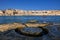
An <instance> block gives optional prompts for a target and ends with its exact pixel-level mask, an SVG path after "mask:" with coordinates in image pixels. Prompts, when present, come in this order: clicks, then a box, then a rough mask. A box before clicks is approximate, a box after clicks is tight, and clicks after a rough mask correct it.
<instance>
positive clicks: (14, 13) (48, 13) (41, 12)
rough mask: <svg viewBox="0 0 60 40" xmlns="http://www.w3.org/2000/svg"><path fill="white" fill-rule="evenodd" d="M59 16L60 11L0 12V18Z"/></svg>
mask: <svg viewBox="0 0 60 40" xmlns="http://www.w3.org/2000/svg"><path fill="white" fill-rule="evenodd" d="M23 15H38V16H42V15H60V10H15V9H14V10H13V9H8V10H0V16H23Z"/></svg>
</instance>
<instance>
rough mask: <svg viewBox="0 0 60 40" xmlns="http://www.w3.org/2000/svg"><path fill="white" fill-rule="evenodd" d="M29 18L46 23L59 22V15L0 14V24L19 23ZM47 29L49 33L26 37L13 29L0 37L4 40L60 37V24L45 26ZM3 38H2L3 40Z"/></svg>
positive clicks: (47, 39)
mask: <svg viewBox="0 0 60 40" xmlns="http://www.w3.org/2000/svg"><path fill="white" fill-rule="evenodd" d="M29 20H37V21H39V22H40V23H43V22H46V23H48V22H49V23H60V16H0V24H6V23H13V22H19V23H25V22H27V21H29ZM46 28H47V29H48V30H49V33H48V34H47V35H44V36H42V37H28V36H24V35H20V34H18V33H16V32H15V31H14V30H11V31H8V32H5V33H2V34H1V35H3V36H0V39H1V40H3V38H5V39H6V40H8V39H10V40H16V39H17V40H18V39H19V40H59V39H60V29H59V28H60V26H49V27H46ZM5 39H4V40H5Z"/></svg>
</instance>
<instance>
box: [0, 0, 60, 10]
mask: <svg viewBox="0 0 60 40" xmlns="http://www.w3.org/2000/svg"><path fill="white" fill-rule="evenodd" d="M10 8H11V9H22V10H60V0H0V9H10Z"/></svg>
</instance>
